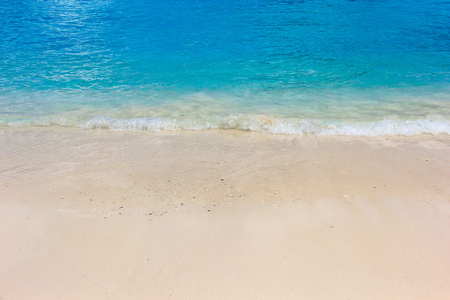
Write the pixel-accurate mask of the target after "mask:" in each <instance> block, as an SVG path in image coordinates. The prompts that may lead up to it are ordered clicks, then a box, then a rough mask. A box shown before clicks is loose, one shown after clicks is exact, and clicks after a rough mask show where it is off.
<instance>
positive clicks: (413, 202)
mask: <svg viewBox="0 0 450 300" xmlns="http://www.w3.org/2000/svg"><path fill="white" fill-rule="evenodd" d="M0 145H1V147H0V299H2V300H9V299H14V300H16V299H449V296H450V255H449V253H450V136H448V135H437V136H432V135H421V136H415V137H400V136H398V137H370V138H369V137H299V136H283V135H270V134H264V133H255V132H252V133H250V132H238V131H201V132H179V131H177V132H110V131H106V130H77V129H69V128H37V129H2V130H1V133H0Z"/></svg>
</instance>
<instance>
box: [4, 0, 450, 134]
mask: <svg viewBox="0 0 450 300" xmlns="http://www.w3.org/2000/svg"><path fill="white" fill-rule="evenodd" d="M0 14H1V15H2V18H0V22H1V23H2V25H1V26H0V45H1V47H0V126H8V127H10V126H18V127H24V126H77V127H80V128H97V127H101V128H109V129H113V130H178V129H188V130H202V129H215V128H223V129H229V128H233V129H242V130H252V131H267V132H274V133H292V134H319V135H320V134H350V135H380V134H405V135H412V134H418V133H423V132H428V133H450V81H449V79H450V25H449V24H450V2H446V1H437V0H429V1H420V2H416V1H395V0H394V1H337V0H335V1H333V0H323V1H269V0H266V1H251V0H245V1H234V0H232V1H218V0H210V1H194V0H181V1H180V0H178V1H175V0H168V1H144V0H132V1H124V0H116V1H114V0H103V1H101V0H100V1H95V2H94V1H83V0H51V1H43V0H40V1H39V0H16V1H8V2H6V3H4V4H3V5H2V6H1V7H0Z"/></svg>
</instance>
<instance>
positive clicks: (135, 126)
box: [0, 114, 450, 136]
mask: <svg viewBox="0 0 450 300" xmlns="http://www.w3.org/2000/svg"><path fill="white" fill-rule="evenodd" d="M49 126H58V127H79V128H81V129H105V130H112V131H166V130H171V131H173V130H193V131H195V130H212V129H224V130H227V129H235V130H243V131H255V132H267V133H274V134H288V135H313V136H326V135H347V136H380V135H404V136H412V135H418V134H422V133H427V134H442V133H443V134H450V120H448V119H447V118H445V117H444V116H435V117H434V118H433V119H432V118H427V119H420V120H391V119H384V120H379V121H371V122H368V121H365V122H362V121H353V122H341V121H320V120H310V119H303V120H300V119H283V118H275V117H270V116H265V115H254V114H237V115H229V116H224V117H219V116H215V117H211V116H210V117H198V118H195V119H193V118H192V119H180V120H178V119H173V118H163V117H142V118H128V119H120V118H111V117H106V116H98V117H95V118H92V119H91V120H88V121H80V120H78V121H76V120H72V119H69V118H63V117H59V118H56V117H51V118H30V119H15V120H5V119H3V120H2V119H0V127H9V128H11V127H12V128H22V127H49Z"/></svg>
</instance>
